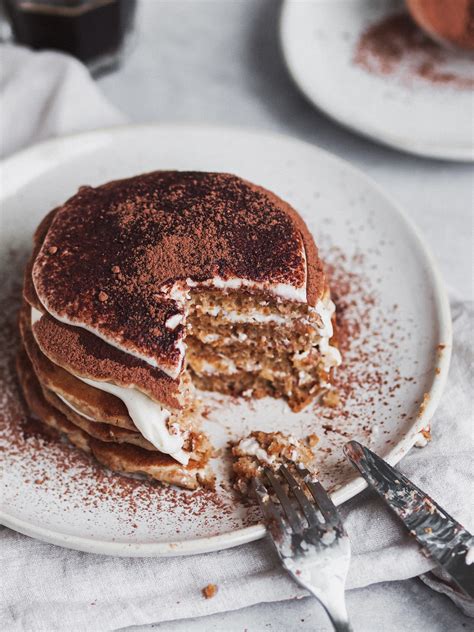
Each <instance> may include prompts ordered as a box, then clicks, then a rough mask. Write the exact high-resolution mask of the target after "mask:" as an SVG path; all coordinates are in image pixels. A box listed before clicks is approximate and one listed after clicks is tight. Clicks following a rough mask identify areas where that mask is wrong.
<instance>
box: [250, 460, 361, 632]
mask: <svg viewBox="0 0 474 632" xmlns="http://www.w3.org/2000/svg"><path fill="white" fill-rule="evenodd" d="M289 466H290V467H291V468H292V469H293V467H294V468H295V469H296V471H298V472H299V474H300V475H301V477H302V481H303V484H304V485H306V487H307V489H308V490H309V492H310V494H311V497H312V499H311V500H310V499H309V498H308V496H307V495H306V494H305V492H304V491H303V487H302V485H301V484H300V483H299V482H298V481H297V480H296V478H295V477H294V476H293V475H292V474H291V473H290V470H289V469H288V467H286V466H285V465H281V466H280V468H279V470H278V473H279V474H281V476H282V480H284V481H285V482H286V483H287V485H288V490H289V491H290V492H291V495H292V498H291V497H290V495H289V494H287V492H286V491H285V488H284V485H282V483H281V482H280V480H279V477H278V476H277V474H276V473H275V472H273V471H272V470H271V469H270V468H268V467H266V468H264V475H265V477H266V479H267V480H268V487H267V485H265V483H264V480H263V477H261V478H260V477H256V478H253V479H252V488H253V491H254V493H255V496H256V498H257V501H258V504H259V506H260V509H261V511H262V513H263V516H264V518H265V521H266V523H267V528H268V531H269V533H270V536H271V539H272V541H273V544H274V546H275V548H276V550H277V553H278V556H279V557H280V560H281V563H282V565H283V568H284V569H285V570H286V571H287V572H288V573H289V574H290V575H291V577H293V579H294V580H295V581H297V582H298V584H300V585H301V586H303V588H306V590H307V591H309V592H310V593H311V594H313V595H314V596H315V597H316V598H317V599H318V600H319V602H320V603H321V604H322V606H323V607H324V609H325V610H326V612H327V614H328V616H329V618H330V619H331V622H332V624H333V626H334V629H335V630H336V631H337V632H350V631H351V630H352V628H351V626H350V624H349V620H348V616H347V611H346V604H345V598H344V587H345V583H346V577H347V571H348V569H349V561H350V557H351V550H350V543H349V538H348V536H347V533H346V532H345V530H344V526H343V524H342V521H341V518H340V516H339V514H338V512H337V509H336V507H335V506H334V504H333V502H332V500H331V499H330V498H329V496H328V494H327V493H326V491H325V489H324V487H323V486H322V485H321V483H320V482H319V481H318V480H317V479H316V477H315V476H314V475H312V474H311V473H310V472H309V471H308V470H307V469H305V468H303V467H301V466H300V465H296V464H293V463H291V462H289ZM272 492H273V496H276V498H278V501H279V503H277V502H275V501H274V500H273V499H272Z"/></svg>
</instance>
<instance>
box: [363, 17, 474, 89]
mask: <svg viewBox="0 0 474 632" xmlns="http://www.w3.org/2000/svg"><path fill="white" fill-rule="evenodd" d="M458 59H461V60H468V59H469V58H468V57H467V56H466V54H465V53H461V52H457V51H452V50H447V49H445V48H443V47H442V46H440V45H439V44H437V43H436V42H434V41H433V40H432V39H430V38H429V37H428V36H427V35H425V34H424V33H423V31H422V30H421V29H420V28H419V27H418V26H417V25H416V24H415V22H414V21H413V20H412V19H411V17H410V16H409V15H408V13H405V12H403V13H395V14H391V15H389V16H385V17H384V18H382V19H381V20H379V21H378V22H375V23H374V24H372V25H370V26H369V27H368V28H367V29H366V30H365V31H364V32H363V33H362V35H361V36H360V38H359V41H358V43H357V46H356V50H355V53H354V57H353V61H354V63H355V64H357V65H358V66H359V67H361V68H363V69H364V70H366V71H367V72H370V73H371V74H374V75H392V76H396V75H397V76H399V77H400V78H401V79H402V80H404V81H405V82H406V81H407V80H409V79H410V78H411V79H413V78H415V79H418V80H421V81H424V82H425V83H426V82H428V83H431V84H437V85H443V84H444V85H449V86H451V87H453V88H456V89H459V90H471V89H472V88H474V75H473V74H472V65H471V64H469V67H470V68H471V70H470V71H466V74H463V75H461V74H458V73H457V72H455V71H453V70H452V67H450V66H449V64H450V63H451V62H453V61H456V60H458ZM466 66H468V64H466Z"/></svg>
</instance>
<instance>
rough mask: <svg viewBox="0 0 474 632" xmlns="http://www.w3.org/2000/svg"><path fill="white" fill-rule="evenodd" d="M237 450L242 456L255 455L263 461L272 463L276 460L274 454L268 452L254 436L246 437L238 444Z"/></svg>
mask: <svg viewBox="0 0 474 632" xmlns="http://www.w3.org/2000/svg"><path fill="white" fill-rule="evenodd" d="M237 450H238V451H239V453H240V454H241V455H242V456H254V457H255V458H256V459H258V460H259V461H262V462H263V463H268V464H271V463H273V462H274V460H275V457H274V455H270V454H268V452H267V451H266V450H264V449H263V448H262V447H261V445H260V444H259V442H258V441H257V440H256V439H255V438H254V437H246V438H245V439H242V440H241V441H240V442H239V444H238V445H237Z"/></svg>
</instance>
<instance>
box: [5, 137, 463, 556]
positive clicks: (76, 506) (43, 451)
mask: <svg viewBox="0 0 474 632" xmlns="http://www.w3.org/2000/svg"><path fill="white" fill-rule="evenodd" d="M170 168H176V169H198V170H210V171H212V170H216V171H229V172H233V173H235V174H238V175H240V176H243V177H245V178H248V179H250V180H253V181H254V182H258V183H259V184H262V185H264V186H266V187H268V188H269V189H271V190H273V191H275V192H276V193H277V194H279V195H280V196H282V197H283V198H285V199H286V200H288V201H289V202H290V203H292V204H293V205H294V206H295V207H296V208H297V209H298V210H299V211H300V213H301V214H302V216H303V217H304V218H305V220H306V222H307V223H308V225H309V227H310V229H311V230H312V231H313V233H314V235H315V237H316V241H317V242H318V243H319V244H320V248H321V252H322V256H323V257H324V258H325V259H326V261H327V262H328V263H329V264H330V265H333V266H335V272H334V275H333V276H334V282H333V286H334V290H335V294H337V295H339V296H338V297H337V300H338V303H339V307H340V311H341V313H342V312H344V314H345V316H344V322H345V323H349V324H350V326H351V327H352V328H353V329H354V331H355V330H356V329H357V328H358V329H359V330H360V331H359V334H357V335H356V334H355V333H354V342H353V343H352V346H351V349H350V350H349V351H348V352H347V353H346V354H345V367H344V368H343V369H342V370H341V371H340V372H339V380H340V382H341V383H342V384H343V385H344V384H346V383H350V384H352V391H351V392H350V393H349V394H348V395H347V397H346V396H345V397H344V399H345V400H346V401H345V403H344V406H342V407H340V408H338V409H328V408H323V407H321V406H310V407H309V408H308V409H306V410H305V411H303V412H302V413H299V414H294V413H291V412H290V411H289V409H288V408H287V406H286V405H285V404H284V403H283V402H282V401H275V400H271V399H264V400H260V401H258V402H255V403H248V402H245V401H242V400H235V399H231V398H226V397H222V396H215V395H214V396H209V397H208V403H209V404H210V407H211V413H210V416H209V420H208V421H207V430H208V431H209V432H210V433H211V435H212V437H213V440H214V442H215V444H216V445H217V446H221V447H223V446H225V444H226V441H227V440H228V439H229V437H231V436H238V435H239V434H242V433H244V432H247V431H248V430H251V429H262V430H267V429H275V428H281V429H283V430H289V431H291V432H293V433H295V434H297V435H300V436H302V435H307V434H308V433H311V432H316V433H317V434H318V435H320V436H321V443H320V449H319V450H318V460H319V462H320V471H321V480H322V481H323V483H325V484H326V485H328V486H331V487H332V488H333V489H334V495H333V497H334V500H335V502H337V503H341V502H343V501H345V500H347V499H348V498H351V497H352V496H354V495H355V494H357V493H358V492H359V491H361V490H362V489H363V488H364V483H363V481H362V480H361V479H360V478H356V477H355V474H354V472H353V470H352V469H351V467H350V466H348V465H347V464H346V463H345V462H344V459H343V456H342V445H343V443H344V441H346V440H347V438H359V439H360V440H361V441H363V442H364V443H366V444H369V445H370V446H371V447H372V448H373V449H375V450H376V451H377V452H378V453H379V454H381V455H382V456H384V457H386V458H387V459H388V461H390V462H391V463H396V462H397V461H398V460H399V459H400V458H401V457H402V456H403V455H404V454H406V453H407V451H408V450H409V449H410V448H411V447H412V445H413V443H414V442H415V440H416V438H417V435H418V433H419V431H420V429H421V428H423V427H424V426H426V425H427V424H428V422H429V420H430V418H431V416H432V414H433V412H434V410H435V408H436V405H437V403H438V400H439V398H440V395H441V392H442V389H443V386H444V383H445V380H446V376H447V371H448V365H449V356H450V349H451V326H450V322H451V321H450V314H449V305H448V301H447V298H446V295H445V293H444V290H443V288H442V285H441V282H440V279H439V276H438V273H437V272H436V268H435V265H434V262H433V260H432V258H431V256H430V254H429V253H428V252H427V250H426V248H425V246H424V245H423V243H422V240H421V239H420V236H419V235H418V233H417V231H416V230H415V228H414V226H413V225H412V224H411V222H410V221H409V220H408V219H407V218H406V217H405V216H404V215H403V214H402V213H401V212H400V210H398V209H397V207H396V206H395V204H394V203H393V202H392V201H390V200H389V199H387V197H386V196H385V195H384V194H383V193H382V192H381V191H380V190H379V189H378V188H377V187H376V186H375V185H374V184H373V183H372V182H371V181H369V180H368V179H367V178H366V177H365V176H363V175H362V174H361V173H359V172H358V171H357V170H355V169H353V168H352V167H351V166H350V165H348V164H347V163H345V162H343V161H342V160H340V159H338V158H336V157H334V156H332V155H330V154H328V153H326V152H324V151H322V150H320V149H318V148H317V147H314V146H311V145H308V144H305V143H302V142H300V141H296V140H292V139H289V138H285V137H280V136H271V135H265V134H260V133H254V132H249V131H241V130H238V129H219V128H206V127H196V126H189V127H186V126H137V127H125V128H116V129H111V130H104V131H97V132H92V133H88V134H81V135H77V136H71V137H67V138H59V139H56V140H52V141H49V142H46V143H43V144H41V145H37V146H35V147H32V148H31V149H28V150H26V151H24V152H22V153H20V154H17V155H16V156H14V157H12V158H10V159H9V160H8V161H6V162H5V163H4V165H3V169H2V205H1V206H2V214H1V249H2V250H1V252H2V259H1V262H0V263H1V266H2V270H3V271H4V272H5V275H6V282H4V283H2V284H1V290H0V291H1V292H2V293H3V296H2V298H1V301H2V302H1V309H0V316H1V317H2V318H6V320H7V323H6V324H5V323H2V326H1V327H0V331H2V332H3V333H4V340H3V343H2V344H3V347H4V348H5V353H4V355H3V360H2V362H3V364H4V366H2V367H0V368H1V369H3V373H0V376H1V375H3V377H1V378H0V379H2V381H3V383H2V384H1V385H0V387H1V390H2V394H3V399H2V400H0V412H1V415H0V419H1V418H3V421H2V423H3V427H2V430H1V432H0V442H1V444H2V446H1V447H3V450H4V451H3V456H4V459H3V462H4V471H3V475H2V491H1V496H0V497H1V499H2V507H1V509H2V514H1V522H2V523H3V524H5V525H7V526H9V527H11V528H13V529H16V530H18V531H20V532H22V533H25V534H28V535H31V536H33V537H37V538H40V539H42V540H46V541H48V542H52V543H54V544H59V545H62V546H67V547H71V548H76V549H80V550H84V551H91V552H95V553H107V554H114V555H129V556H132V555H133V556H151V555H183V554H191V553H198V552H204V551H210V550H216V549H221V548H225V547H230V546H235V545H237V544H241V543H243V542H248V541H251V540H254V539H257V538H260V537H262V536H263V534H264V527H263V526H262V525H261V524H258V521H257V516H256V512H255V509H253V510H248V509H246V508H245V507H243V506H242V505H241V504H240V503H238V502H236V501H235V498H234V497H233V495H232V493H231V491H230V490H229V489H228V486H227V489H225V488H222V487H219V488H218V491H217V492H216V493H214V494H212V493H207V492H204V491H199V492H196V493H190V492H186V491H182V490H176V489H172V488H168V489H166V488H162V487H160V486H153V485H151V484H149V483H146V482H141V481H134V480H130V479H126V478H124V477H122V476H119V475H114V474H112V473H110V472H107V471H106V470H104V469H102V468H100V467H97V466H96V465H94V463H93V462H92V461H91V460H90V459H89V458H87V457H85V456H83V455H81V454H80V453H79V452H78V451H77V450H76V449H75V448H73V447H71V446H68V445H65V444H58V443H55V442H45V441H44V440H43V439H41V438H40V437H37V436H36V435H34V434H33V435H30V434H28V433H27V434H26V435H25V434H24V433H23V431H22V430H21V429H20V423H19V422H18V420H19V419H21V418H22V416H24V413H22V408H21V404H20V402H19V396H18V392H17V389H16V384H15V380H14V376H13V371H12V368H11V367H12V356H13V355H14V352H15V347H16V345H17V342H16V340H15V335H14V333H13V332H14V331H15V324H14V310H15V309H16V307H17V305H18V296H19V293H20V283H21V266H22V264H23V263H24V261H25V259H26V257H27V255H28V252H29V250H30V247H31V246H30V243H31V242H30V240H31V234H32V231H33V230H34V228H35V226H36V225H37V224H38V222H39V220H40V219H41V218H42V217H43V216H44V214H45V213H46V212H47V211H48V210H49V209H51V208H53V207H54V206H55V205H57V204H59V203H61V202H63V201H64V200H65V199H66V198H67V197H68V196H69V195H71V194H72V193H73V192H74V191H76V189H77V188H78V187H79V186H80V185H82V184H86V183H87V184H99V183H102V182H105V181H107V180H110V179H113V178H119V177H123V176H131V175H134V174H138V173H141V172H144V171H150V170H153V169H170ZM344 305H345V307H344ZM440 344H442V345H445V347H444V351H443V352H440V350H439V349H438V345H440ZM356 382H357V383H356ZM423 399H424V404H423V405H422V402H423ZM215 467H216V469H217V470H218V472H219V475H220V477H221V479H222V476H224V475H225V470H226V468H227V467H228V463H227V462H226V460H225V459H222V458H221V459H216V461H215Z"/></svg>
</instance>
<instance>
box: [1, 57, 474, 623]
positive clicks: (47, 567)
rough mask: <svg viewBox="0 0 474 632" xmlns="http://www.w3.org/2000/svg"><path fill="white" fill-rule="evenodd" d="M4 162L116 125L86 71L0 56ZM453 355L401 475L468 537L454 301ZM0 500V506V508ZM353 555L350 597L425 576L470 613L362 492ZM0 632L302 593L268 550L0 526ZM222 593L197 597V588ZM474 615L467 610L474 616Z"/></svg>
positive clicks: (467, 393) (351, 523)
mask: <svg viewBox="0 0 474 632" xmlns="http://www.w3.org/2000/svg"><path fill="white" fill-rule="evenodd" d="M0 65H1V69H0V115H1V116H0V142H1V153H2V155H3V156H6V155H8V154H10V153H11V152H13V151H15V150H17V149H20V148H22V147H25V146H26V145H28V144H31V143H33V142H36V141H39V140H41V139H44V138H47V137H51V136H55V135H61V134H65V133H70V132H77V131H81V130H86V129H92V128H97V127H103V126H107V125H115V124H119V123H122V122H123V120H124V119H123V117H122V115H121V114H120V113H119V112H118V111H117V110H116V109H115V108H114V107H112V106H111V105H110V104H108V103H107V101H106V100H105V99H104V98H103V97H102V96H101V94H100V92H99V91H98V89H97V86H96V85H95V83H94V82H93V80H92V79H91V78H90V76H89V74H88V72H87V70H86V69H85V68H84V67H83V66H82V65H81V64H80V63H79V62H77V61H75V60H73V59H71V58H69V57H67V56H65V55H61V54H58V53H50V52H42V53H31V52H29V51H28V50H26V49H23V48H20V47H14V46H3V47H0ZM451 307H452V316H453V321H454V349H453V359H452V365H451V369H450V375H449V381H448V385H447V388H446V391H445V393H444V395H443V397H442V401H441V404H440V405H439V407H438V409H437V411H436V414H435V417H434V419H433V421H432V435H433V441H432V442H431V443H429V444H428V446H426V447H425V448H423V449H413V450H412V451H411V452H410V453H409V454H408V455H407V456H406V457H405V458H404V459H403V461H402V462H401V463H400V466H399V467H400V469H401V470H402V471H403V472H404V473H405V474H406V475H407V476H409V477H410V478H411V479H412V480H413V481H414V482H415V483H417V484H418V485H419V486H420V487H421V488H422V489H424V490H425V491H426V492H427V493H429V494H431V495H432V496H433V497H434V498H435V499H436V500H437V501H438V502H439V503H440V504H441V505H442V506H443V507H444V508H445V509H446V510H447V511H448V512H449V513H451V514H452V515H453V516H455V517H456V518H457V519H458V520H459V521H460V522H461V523H463V524H464V525H465V526H466V527H467V528H470V529H471V531H472V529H473V528H474V516H473V513H472V507H471V505H472V503H471V502H470V498H469V490H470V489H471V487H470V485H471V482H472V478H473V462H472V456H471V455H472V421H473V420H472V398H471V386H472V383H473V380H472V378H473V325H474V312H473V305H472V303H470V302H462V301H460V300H458V299H456V298H454V297H453V298H452V305H451ZM0 500H1V499H0ZM343 514H344V517H345V520H346V526H347V530H348V532H349V535H350V537H351V541H352V550H353V557H352V562H351V568H350V573H349V578H348V587H349V588H358V587H363V586H367V585H369V584H373V583H377V582H382V581H391V580H400V579H407V578H410V577H416V576H420V575H422V574H424V575H423V576H422V579H423V577H424V578H425V580H426V583H427V584H428V585H430V587H432V588H433V589H435V590H438V591H442V592H444V593H445V594H447V595H448V596H450V597H451V598H452V599H453V600H454V601H455V602H456V603H457V604H458V605H459V606H460V607H462V608H463V609H464V611H465V612H466V614H468V612H469V609H470V608H471V607H472V604H470V603H468V602H466V601H465V600H462V599H458V597H457V594H456V591H453V590H452V589H451V588H450V587H449V586H447V585H446V584H445V583H444V582H443V581H442V580H441V579H440V578H439V577H436V576H435V575H434V574H433V573H431V572H430V570H431V568H432V567H433V563H432V562H431V561H430V560H429V559H427V558H425V557H424V556H423V555H422V554H421V553H420V551H419V549H418V547H417V545H416V544H415V543H414V542H413V541H411V540H410V539H409V537H408V536H407V534H406V533H405V532H404V530H403V529H402V528H401V526H400V524H399V523H398V522H397V520H396V519H395V518H393V517H392V515H391V514H389V512H388V511H387V510H386V508H385V507H384V506H383V505H382V504H381V502H380V501H378V500H377V499H376V498H375V496H374V495H373V494H372V493H371V492H369V491H366V492H364V493H363V494H361V495H359V496H358V497H357V498H355V499H353V500H352V501H350V502H348V503H346V504H345V505H344V507H343ZM0 568H1V574H0V603H1V604H2V605H1V606H0V629H4V630H9V631H14V630H69V629H81V630H82V629H84V630H96V629H100V630H113V629H116V628H121V627H126V626H131V625H138V624H147V623H158V622H162V621H170V620H173V619H182V618H186V617H196V616H200V615H207V614H212V613H216V612H223V611H227V610H233V609H237V608H242V607H245V606H250V605H252V604H255V603H260V602H270V601H281V600H284V599H291V598H294V597H301V596H304V594H305V593H304V591H303V590H302V589H300V588H299V587H298V586H297V585H296V584H295V583H294V582H293V581H292V580H290V579H289V578H288V577H287V576H286V575H285V574H284V573H283V572H282V571H281V570H280V567H279V565H278V563H277V560H276V556H275V554H274V552H273V550H272V548H271V546H270V544H269V543H268V542H267V541H261V542H254V543H251V544H247V545H243V546H240V547H237V548H234V549H229V550H226V551H220V552H217V553H210V554H207V555H198V556H193V557H185V558H168V559H127V558H113V557H106V556H100V555H91V554H87V553H81V552H78V551H72V550H67V549H63V548H59V547H55V546H52V545H49V544H45V543H42V542H39V541H36V540H33V539H30V538H28V537H25V536H22V535H20V534H18V533H15V532H13V531H11V530H9V529H7V528H2V527H0ZM208 583H215V584H217V585H218V587H219V590H218V593H217V595H216V596H215V597H214V598H213V599H209V600H205V599H203V597H202V594H201V589H202V588H203V587H204V586H206V585H207V584H208ZM471 614H472V613H471Z"/></svg>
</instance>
